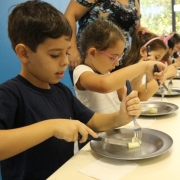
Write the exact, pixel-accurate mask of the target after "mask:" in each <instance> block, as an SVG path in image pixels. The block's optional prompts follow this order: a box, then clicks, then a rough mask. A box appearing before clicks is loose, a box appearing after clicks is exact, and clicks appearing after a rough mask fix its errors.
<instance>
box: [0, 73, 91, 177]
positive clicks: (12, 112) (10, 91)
mask: <svg viewBox="0 0 180 180" xmlns="http://www.w3.org/2000/svg"><path fill="white" fill-rule="evenodd" d="M93 115H94V112H92V111H91V110H90V109H88V108H86V107H85V106H84V105H83V104H81V102H80V101H79V100H78V99H77V98H76V97H74V96H73V94H72V93H71V91H70V90H69V89H68V88H67V87H66V86H65V85H63V84H62V83H57V84H55V85H51V89H48V90H47V89H41V88H37V87H35V86H33V85H32V84H31V83H30V82H28V81H27V80H26V79H24V78H23V77H22V76H20V75H18V76H17V77H15V78H13V79H11V80H9V81H7V82H5V83H3V84H1V85H0V129H13V128H19V127H23V126H27V125H30V124H34V123H37V122H40V121H43V120H46V119H53V118H62V119H76V120H79V121H81V122H83V123H84V124H86V123H87V122H88V121H89V120H90V119H91V117H92V116H93ZM17 146H20V144H18V142H17ZM12 148H14V147H12ZM73 150H74V143H73V142H70V143H69V142H66V141H64V140H60V139H57V138H55V137H51V138H50V139H47V140H46V141H44V142H42V143H40V144H38V145H37V146H35V147H32V148H30V149H28V150H26V151H24V152H22V153H20V154H18V155H16V156H13V157H11V158H8V159H6V160H3V161H1V171H2V178H3V180H10V179H13V180H29V179H30V180H32V179H33V180H36V179H38V180H41V179H42V180H44V179H46V178H47V177H49V176H50V175H51V174H52V173H53V172H54V171H56V170H57V169H58V168H59V167H60V166H61V165H63V164H64V163H65V162H66V161H67V160H68V159H70V158H71V157H72V156H73Z"/></svg>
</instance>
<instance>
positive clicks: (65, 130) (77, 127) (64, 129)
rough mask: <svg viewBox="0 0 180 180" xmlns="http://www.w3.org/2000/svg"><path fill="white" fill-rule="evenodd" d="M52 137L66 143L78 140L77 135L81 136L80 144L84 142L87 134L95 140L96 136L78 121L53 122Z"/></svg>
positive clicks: (61, 120)
mask: <svg viewBox="0 0 180 180" xmlns="http://www.w3.org/2000/svg"><path fill="white" fill-rule="evenodd" d="M53 121H54V122H52V125H53V128H54V131H53V132H54V133H53V134H54V136H55V137H56V138H58V139H64V140H65V141H67V142H74V141H77V140H78V137H79V134H80V135H81V139H80V140H79V142H80V143H82V142H85V141H86V140H87V138H88V134H90V135H91V136H93V137H94V138H97V137H98V135H97V134H96V133H95V132H94V131H93V130H92V129H90V128H89V127H88V126H86V125H85V124H83V123H81V122H80V121H78V120H70V119H69V120H63V119H60V120H59V119H58V120H53Z"/></svg>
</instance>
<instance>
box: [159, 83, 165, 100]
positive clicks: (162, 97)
mask: <svg viewBox="0 0 180 180" xmlns="http://www.w3.org/2000/svg"><path fill="white" fill-rule="evenodd" d="M160 91H161V101H162V100H163V99H164V87H163V86H161V87H160Z"/></svg>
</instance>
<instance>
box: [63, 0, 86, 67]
mask: <svg viewBox="0 0 180 180" xmlns="http://www.w3.org/2000/svg"><path fill="white" fill-rule="evenodd" d="M88 10H89V8H88V7H85V6H83V5H81V4H79V3H78V2H76V1H75V0H71V1H70V3H69V5H68V7H67V9H66V11H65V16H66V18H67V19H68V20H69V22H70V24H71V27H72V30H73V35H72V39H71V49H70V51H69V52H70V55H69V67H70V69H72V70H73V69H74V68H75V67H76V66H77V65H78V64H80V63H81V62H82V59H81V56H80V53H79V51H78V49H77V43H76V28H77V27H76V22H77V21H78V20H79V19H81V17H82V16H83V15H84V14H85V13H86V12H87V11H88Z"/></svg>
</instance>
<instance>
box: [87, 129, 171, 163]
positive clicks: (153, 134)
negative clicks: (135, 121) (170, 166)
mask: <svg viewBox="0 0 180 180" xmlns="http://www.w3.org/2000/svg"><path fill="white" fill-rule="evenodd" d="M142 133H143V137H142V143H141V146H140V147H138V148H132V149H129V148H128V147H125V146H120V145H112V144H108V143H103V142H100V141H93V140H92V141H91V142H90V146H91V149H92V150H93V151H95V152H96V153H98V154H100V155H102V156H105V157H108V158H113V159H121V160H139V159H147V158H152V157H156V156H159V155H161V154H163V153H165V152H166V151H168V150H169V149H170V147H171V146H172V144H173V139H172V138H171V137H170V136H169V135H168V134H166V133H164V132H161V131H158V130H154V129H148V128H142ZM99 135H100V136H102V137H104V138H116V139H121V140H126V141H127V140H129V141H131V139H132V137H133V136H134V134H133V130H132V129H125V128H122V129H115V130H113V131H108V132H103V133H100V134H99Z"/></svg>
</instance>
